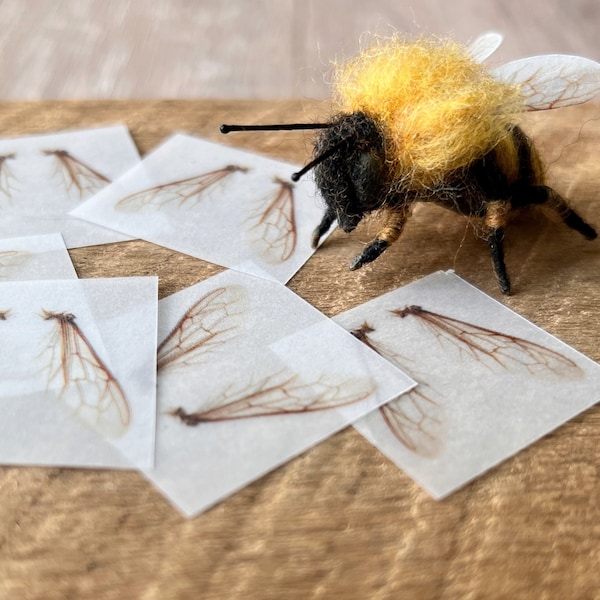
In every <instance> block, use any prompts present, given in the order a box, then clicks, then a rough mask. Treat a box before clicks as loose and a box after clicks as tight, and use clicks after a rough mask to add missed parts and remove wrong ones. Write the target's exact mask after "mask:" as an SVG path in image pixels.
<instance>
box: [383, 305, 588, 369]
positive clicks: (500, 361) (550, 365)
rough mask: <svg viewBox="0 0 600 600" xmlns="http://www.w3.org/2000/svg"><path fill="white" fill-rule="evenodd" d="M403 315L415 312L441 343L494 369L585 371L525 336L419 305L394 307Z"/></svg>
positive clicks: (565, 357) (399, 314) (561, 355)
mask: <svg viewBox="0 0 600 600" xmlns="http://www.w3.org/2000/svg"><path fill="white" fill-rule="evenodd" d="M392 312H393V313H394V314H396V315H398V316H400V317H406V316H408V315H413V316H415V317H417V318H419V319H420V320H421V322H422V323H424V324H425V325H426V326H427V327H428V328H430V329H431V331H432V332H433V333H434V334H435V335H436V337H437V338H438V339H439V340H440V342H441V343H443V342H446V343H447V344H449V345H450V346H451V347H454V348H456V349H457V350H458V351H459V353H460V355H461V356H467V357H471V358H473V359H475V360H477V361H479V362H481V363H483V364H484V365H486V366H487V367H489V368H491V369H496V368H502V369H506V370H508V371H512V370H521V371H524V372H526V373H528V374H529V375H533V376H538V377H558V378H561V379H563V378H566V379H578V378H580V377H582V376H583V371H582V370H581V369H580V367H579V366H578V365H577V364H576V363H575V362H574V361H572V360H571V359H570V358H568V357H567V356H565V355H564V354H561V353H560V352H557V351H555V350H552V349H550V348H546V347H544V346H541V345H540V344H536V343H535V342H531V341H529V340H525V339H523V338H520V337H517V336H513V335H509V334H505V333H501V332H499V331H494V330H492V329H487V328H485V327H480V326H478V325H473V324H471V323H467V322H465V321H460V320H459V319H454V318H452V317H447V316H445V315H440V314H438V313H433V312H430V311H428V310H425V309H423V308H421V307H419V306H409V307H406V308H404V309H401V310H395V311H392Z"/></svg>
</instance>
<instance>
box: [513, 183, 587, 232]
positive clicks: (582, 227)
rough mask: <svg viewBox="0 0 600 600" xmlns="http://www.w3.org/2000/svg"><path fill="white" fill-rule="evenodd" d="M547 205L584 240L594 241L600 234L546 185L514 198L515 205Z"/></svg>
mask: <svg viewBox="0 0 600 600" xmlns="http://www.w3.org/2000/svg"><path fill="white" fill-rule="evenodd" d="M525 204H545V205H546V206H547V207H548V208H551V209H552V210H553V211H554V212H556V214H557V215H558V216H559V217H560V218H561V219H562V221H563V223H564V224H565V225H567V226H568V227H570V228H571V229H574V230H575V231H577V232H579V233H580V234H581V235H582V236H583V237H584V238H586V239H588V240H594V239H596V238H597V237H598V233H597V232H596V230H595V229H594V228H593V227H592V226H591V225H588V224H587V223H586V222H585V221H584V220H583V219H582V218H581V217H580V216H579V215H578V214H577V213H576V212H575V211H574V210H573V209H572V208H571V207H570V206H569V205H568V203H567V201H566V200H565V199H564V198H563V197H562V196H561V195H560V194H559V193H558V192H556V191H555V190H553V189H552V188H551V187H548V186H545V185H539V186H531V187H529V188H526V189H525V190H523V192H522V196H521V194H519V195H517V196H516V197H515V198H513V205H516V206H524V205H525Z"/></svg>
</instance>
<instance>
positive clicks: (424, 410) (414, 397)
mask: <svg viewBox="0 0 600 600" xmlns="http://www.w3.org/2000/svg"><path fill="white" fill-rule="evenodd" d="M374 332H375V329H374V328H373V327H371V326H370V325H369V324H368V323H366V322H365V323H363V324H362V325H361V326H360V327H358V328H357V329H353V330H352V331H350V333H351V334H352V335H353V336H354V337H355V338H357V339H358V340H360V341H361V342H363V343H364V344H366V345H367V346H369V348H371V350H374V351H375V352H377V354H379V355H380V356H383V358H385V359H387V360H389V361H390V362H391V363H393V364H395V365H396V366H397V367H399V368H401V369H403V370H405V371H408V369H407V368H406V367H405V365H404V364H403V363H402V362H401V360H400V359H399V357H398V355H397V354H396V353H394V352H391V351H390V350H388V349H385V348H384V346H383V345H381V344H376V343H375V342H374V341H373V339H372V338H371V337H370V335H369V334H371V333H374ZM409 375H410V376H411V377H412V378H413V379H414V380H415V381H416V382H417V383H418V384H419V385H418V387H416V388H415V389H413V390H411V391H410V392H407V393H405V394H402V396H400V397H398V398H396V399H395V400H392V401H391V402H388V403H387V404H384V405H383V406H380V407H379V413H380V414H381V416H382V418H383V420H384V421H385V423H386V425H387V426H388V427H389V429H390V431H391V432H392V433H393V434H394V436H395V437H396V439H397V440H398V441H399V442H400V443H401V444H402V445H403V446H404V447H405V448H407V449H408V450H410V451H411V452H414V453H415V454H418V455H420V456H423V457H425V458H435V457H436V456H438V455H439V454H440V453H441V451H442V449H443V447H444V438H445V432H446V422H445V419H444V410H443V408H442V406H441V405H440V404H438V403H437V402H435V400H433V399H432V396H433V395H434V393H433V390H432V389H431V387H430V386H429V385H427V383H425V382H424V381H422V380H419V379H417V378H416V377H415V376H414V375H413V374H412V373H409Z"/></svg>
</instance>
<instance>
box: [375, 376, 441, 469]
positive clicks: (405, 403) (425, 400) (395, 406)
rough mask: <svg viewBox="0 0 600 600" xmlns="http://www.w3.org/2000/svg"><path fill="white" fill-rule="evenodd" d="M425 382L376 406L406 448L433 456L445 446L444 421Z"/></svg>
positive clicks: (428, 456)
mask: <svg viewBox="0 0 600 600" xmlns="http://www.w3.org/2000/svg"><path fill="white" fill-rule="evenodd" d="M428 387H429V386H428V385H427V384H424V383H420V384H419V387H418V388H415V389H414V390H412V391H410V392H408V393H406V394H403V395H402V396H400V397H399V398H396V399H395V400H392V401H391V402H388V403H387V404H384V405H383V406H381V407H380V408H379V413H380V414H381V416H382V417H383V420H384V421H385V423H386V425H387V426H388V427H389V429H390V431H391V432H392V433H393V434H394V436H395V437H396V439H397V440H398V441H399V442H400V443H401V444H402V445H403V446H404V447H405V448H407V449H408V450H410V451H411V452H414V453H415V454H418V455H420V456H424V457H426V458H435V457H436V456H438V455H439V454H440V452H441V451H442V448H443V447H444V438H445V431H446V423H445V419H444V415H443V411H442V410H441V407H440V406H439V405H438V404H437V403H436V402H434V401H433V400H432V399H431V397H430V396H429V395H427V394H426V393H425V392H426V390H427V389H428Z"/></svg>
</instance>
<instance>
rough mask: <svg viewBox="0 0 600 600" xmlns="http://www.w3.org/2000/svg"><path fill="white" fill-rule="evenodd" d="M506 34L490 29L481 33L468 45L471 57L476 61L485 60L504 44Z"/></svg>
mask: <svg viewBox="0 0 600 600" xmlns="http://www.w3.org/2000/svg"><path fill="white" fill-rule="evenodd" d="M503 39H504V36H503V35H502V34H500V33H496V32H495V31H489V32H487V33H484V34H482V35H480V36H479V37H478V38H476V39H475V40H473V41H472V42H471V43H470V44H469V45H468V46H467V51H468V53H469V54H470V55H471V58H472V59H473V60H475V61H476V62H483V61H484V60H485V59H486V58H489V57H490V56H491V55H492V54H494V52H496V50H497V49H498V48H499V47H500V44H502V40H503Z"/></svg>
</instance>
